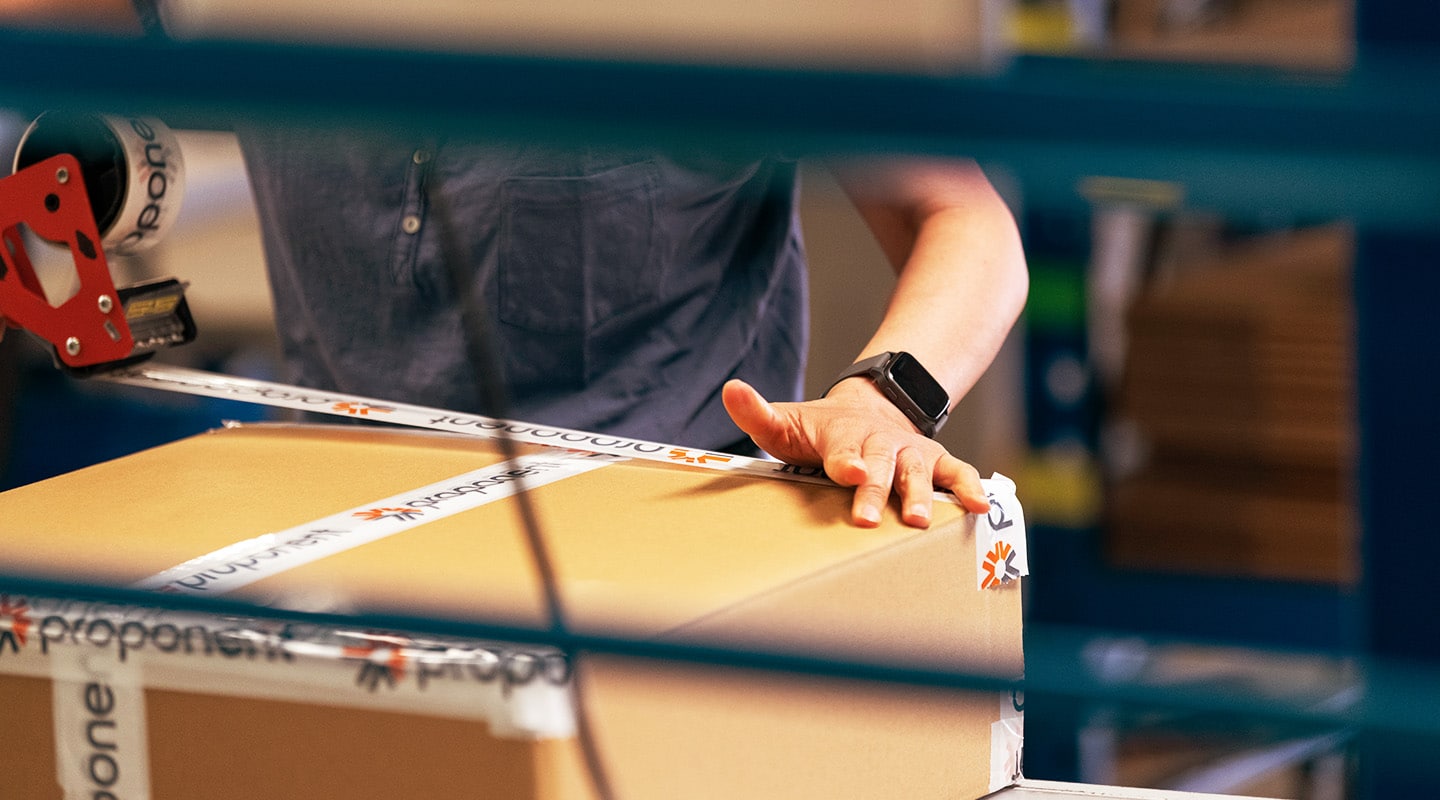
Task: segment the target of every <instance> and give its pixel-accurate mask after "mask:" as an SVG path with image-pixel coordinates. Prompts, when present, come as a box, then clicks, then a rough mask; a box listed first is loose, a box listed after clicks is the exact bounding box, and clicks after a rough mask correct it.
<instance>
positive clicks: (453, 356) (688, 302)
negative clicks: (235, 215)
mask: <svg viewBox="0 0 1440 800" xmlns="http://www.w3.org/2000/svg"><path fill="white" fill-rule="evenodd" d="M241 142H242V146H243V150H244V154H245V159H246V164H247V168H248V170H249V175H250V179H251V183H252V185H253V187H254V191H255V197H256V201H257V207H258V210H259V215H260V221H261V227H262V231H263V234H264V243H265V254H266V259H267V266H268V270H269V275H270V282H271V288H272V291H273V294H274V305H275V311H276V315H277V320H278V327H279V332H280V336H281V339H282V342H283V345H284V349H285V355H286V357H287V361H288V363H289V365H290V366H291V367H292V368H293V371H294V374H293V375H292V376H291V377H292V379H293V380H295V381H297V382H300V383H303V384H307V385H312V386H319V387H327V388H333V389H336V390H341V391H346V392H353V393H358V394H364V395H369V396H373V397H378V398H383V399H392V400H397V401H405V402H412V403H419V404H424V405H430V406H437V407H440V408H447V409H452V410H456V411H473V412H479V413H493V412H494V410H493V409H491V408H488V407H487V406H486V404H485V403H484V402H483V401H482V399H481V393H480V391H479V387H478V384H477V381H501V380H503V381H504V385H505V387H506V390H507V392H508V395H509V398H510V408H509V410H508V413H509V415H510V416H511V417H512V418H515V419H519V420H523V421H527V422H537V423H546V424H551V425H561V426H566V427H572V428H580V429H584V430H593V431H601V432H605V433H610V434H615V435H623V436H630V437H638V438H644V439H649V440H653V441H662V442H672V443H676V444H683V445H687V446H694V447H705V448H712V449H718V448H722V447H726V446H729V445H731V444H733V443H735V442H737V441H740V440H743V438H744V437H743V434H742V433H741V432H740V431H739V429H738V428H736V427H735V426H734V424H733V423H732V422H731V421H730V420H729V417H728V415H727V414H726V413H725V410H724V408H723V406H722V404H721V402H720V387H721V386H722V384H723V383H724V382H725V380H727V379H729V378H732V377H738V378H743V379H745V380H747V381H749V382H750V383H752V384H753V385H755V386H756V387H757V388H758V389H759V390H760V391H761V392H762V393H763V394H765V395H766V396H767V397H769V398H771V399H774V400H793V399H798V398H799V397H800V393H801V381H802V373H803V365H804V354H805V352H806V339H807V334H808V319H807V300H806V277H805V269H804V252H803V245H802V241H801V235H800V226H799V221H798V218H797V207H796V202H797V192H798V178H797V171H796V164H795V163H794V162H793V161H789V160H785V159H776V158H762V159H757V160H754V161H750V162H746V163H737V162H735V161H727V160H724V159H718V158H713V157H704V156H690V157H681V156H675V155H670V156H662V155H657V154H654V153H633V152H617V151H614V150H610V149H603V148H587V149H577V150H566V151H557V150H554V149H547V148H542V147H524V146H496V145H491V144H468V143H467V144H461V143H456V142H445V143H435V142H429V143H418V142H410V141H399V140H392V139H385V138H381V137H365V138H361V137H357V136H354V135H341V134H336V133H327V132H321V131H305V132H300V131H290V132H285V133H281V132H277V131H242V135H241ZM444 217H448V218H449V219H450V221H451V222H452V224H451V225H450V229H451V230H452V231H453V232H454V233H453V239H452V240H451V241H453V242H454V243H455V245H454V249H455V250H456V251H458V253H459V256H460V257H459V258H457V259H456V261H457V262H459V267H460V270H461V272H462V273H463V279H464V280H465V281H467V282H470V283H471V285H472V287H473V291H474V292H475V295H476V297H477V298H478V299H479V300H480V304H479V305H480V309H479V310H480V311H482V312H483V315H484V319H485V320H486V321H487V322H488V323H489V324H488V325H487V326H486V327H488V328H489V329H490V330H491V331H493V337H494V341H493V343H492V344H493V346H494V347H495V348H496V350H497V351H498V354H499V357H500V359H501V361H502V363H503V375H492V374H481V370H479V369H477V366H476V365H475V364H474V363H473V362H472V360H471V359H470V358H469V357H468V356H467V352H466V345H465V338H464V335H463V330H462V322H461V314H460V309H459V306H458V304H457V302H456V298H455V294H456V293H455V292H452V291H450V278H449V275H448V273H447V271H446V270H447V267H446V262H445V260H444V259H443V258H442V244H444V236H445V235H446V232H445V225H444V224H443V222H444Z"/></svg>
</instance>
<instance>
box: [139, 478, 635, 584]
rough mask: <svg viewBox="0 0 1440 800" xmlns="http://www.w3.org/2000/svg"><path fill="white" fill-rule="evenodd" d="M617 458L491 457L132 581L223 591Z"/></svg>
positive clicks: (554, 480)
mask: <svg viewBox="0 0 1440 800" xmlns="http://www.w3.org/2000/svg"><path fill="white" fill-rule="evenodd" d="M616 460H617V459H616V457H614V456H607V455H604V454H598V453H585V452H575V451H562V450H548V451H546V452H545V453H541V454H537V455H526V456H521V457H520V458H517V459H515V460H513V461H504V462H501V463H499V464H492V465H490V466H487V467H483V468H481V469H477V470H472V471H470V472H467V473H464V474H462V475H457V476H455V477H453V478H448V479H446V480H444V481H439V482H437V483H432V484H430V485H428V486H421V487H419V488H417V489H413V490H411V491H408V492H404V493H401V494H397V495H393V496H391V497H386V498H383V499H381V500H376V501H374V502H372V503H368V504H366V505H364V506H360V507H358V508H351V509H347V510H345V511H341V512H339V513H337V514H331V515H330V516H328V517H323V518H321V519H318V520H315V521H313V522H308V523H305V524H302V525H298V526H295V527H293V528H289V529H286V530H284V531H279V532H276V533H267V534H264V535H263V536H257V537H254V538H252V539H246V540H244V541H240V542H236V543H235V544H232V545H227V546H226V547H223V548H221V549H219V550H216V551H214V552H211V553H207V554H205V555H202V556H199V557H196V558H193V559H190V560H189V561H186V562H185V563H183V564H180V565H178V566H175V567H171V568H170V569H167V570H165V571H164V572H160V573H158V574H156V575H153V576H151V577H149V578H146V579H145V580H143V581H140V582H139V583H137V584H135V588H137V589H146V590H150V591H157V592H166V593H170V594H191V595H211V596H215V595H221V594H225V593H226V592H230V591H234V590H235V589H239V588H241V587H243V586H247V585H249V584H251V583H254V582H256V581H259V580H263V579H265V578H269V577H271V576H273V575H278V574H280V573H281V572H285V571H287V570H290V569H294V568H295V567H299V566H302V565H304V564H309V563H310V562H312V561H318V560H320V559H322V558H326V557H327V556H331V555H334V554H336V553H341V552H344V551H346V550H350V549H353V548H356V547H359V546H361V545H363V544H367V543H369V542H374V541H378V540H380V539H384V538H386V537H388V536H394V535H395V534H397V533H403V532H405V531H408V530H412V529H413V528H415V527H416V526H419V525H424V524H426V523H428V522H434V521H436V520H440V519H444V518H446V517H449V516H453V515H455V514H459V513H460V512H462V511H469V510H471V509H473V508H479V507H480V506H482V505H485V504H487V503H493V502H495V501H497V500H503V499H505V498H507V497H511V496H513V495H515V494H516V493H517V492H521V491H525V490H528V489H531V488H534V487H536V486H544V485H545V484H548V483H554V482H556V481H559V480H563V479H565V478H569V477H571V476H573V475H579V474H581V473H584V472H589V471H591V470H594V469H599V468H600V467H603V466H605V465H607V464H612V463H614V462H615V461H616Z"/></svg>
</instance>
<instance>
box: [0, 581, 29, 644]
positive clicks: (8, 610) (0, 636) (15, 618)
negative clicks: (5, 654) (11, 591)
mask: <svg viewBox="0 0 1440 800" xmlns="http://www.w3.org/2000/svg"><path fill="white" fill-rule="evenodd" d="M33 624H34V622H33V621H32V620H31V619H30V604H29V603H27V602H26V601H25V599H24V598H19V599H16V600H11V599H10V595H8V594H5V595H0V650H3V649H4V647H5V645H7V644H8V645H9V646H10V651H11V652H14V653H18V652H20V648H21V647H24V646H25V640H26V638H27V637H28V636H29V635H30V626H31V625H33Z"/></svg>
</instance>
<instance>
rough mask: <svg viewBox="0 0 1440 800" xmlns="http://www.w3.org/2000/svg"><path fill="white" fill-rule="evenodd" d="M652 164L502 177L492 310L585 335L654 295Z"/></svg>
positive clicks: (538, 326)
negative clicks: (575, 174) (582, 173)
mask: <svg viewBox="0 0 1440 800" xmlns="http://www.w3.org/2000/svg"><path fill="white" fill-rule="evenodd" d="M657 181H658V176H657V174H656V168H655V166H654V165H653V164H651V163H648V162H644V163H636V164H627V165H624V166H621V167H616V168H614V169H611V170H607V171H605V172H601V173H597V174H594V175H589V176H584V177H564V178H553V177H536V178H532V177H524V178H510V179H508V180H506V181H505V182H504V185H503V188H502V198H501V199H502V203H503V205H502V208H503V211H502V219H501V227H500V242H499V252H498V255H499V263H498V272H499V274H498V284H499V285H498V288H499V298H498V299H499V304H500V308H499V313H500V319H501V320H502V321H503V322H504V323H506V324H508V325H512V326H515V327H517V328H521V329H524V330H527V331H533V332H536V333H543V334H558V335H575V334H582V335H583V334H588V333H592V332H594V331H595V330H596V329H597V328H600V327H601V326H603V325H604V324H605V323H606V322H607V321H609V320H611V319H614V318H615V317H617V316H620V315H622V314H624V313H625V312H626V311H629V310H632V309H636V308H639V307H642V306H645V305H648V304H650V303H651V302H653V301H654V300H655V299H656V298H657V297H658V296H659V293H660V291H661V289H660V284H661V281H662V278H663V277H664V276H663V274H662V264H661V261H660V259H659V258H658V253H657V250H658V248H657V246H656V244H657V243H656V236H657V233H656V230H655V194H656V187H657Z"/></svg>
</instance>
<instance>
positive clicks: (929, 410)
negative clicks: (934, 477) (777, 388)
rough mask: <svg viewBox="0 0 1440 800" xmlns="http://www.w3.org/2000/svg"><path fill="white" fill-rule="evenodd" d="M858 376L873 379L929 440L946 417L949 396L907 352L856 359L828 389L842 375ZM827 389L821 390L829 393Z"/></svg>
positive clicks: (841, 376)
mask: <svg viewBox="0 0 1440 800" xmlns="http://www.w3.org/2000/svg"><path fill="white" fill-rule="evenodd" d="M860 375H863V376H865V377H867V378H869V379H870V380H871V381H873V382H874V383H875V386H876V388H878V389H879V390H880V392H881V393H882V394H884V395H885V397H886V398H887V399H888V400H889V401H890V402H892V403H894V404H895V407H896V408H899V409H900V410H901V411H903V412H904V413H905V416H906V417H907V418H909V420H910V422H912V423H914V425H915V427H916V428H919V429H920V432H921V433H923V434H925V435H926V436H929V437H931V438H932V439H933V438H934V437H935V434H936V433H937V432H938V431H939V430H940V427H941V426H942V425H944V424H945V420H946V419H947V418H948V417H949V416H950V395H948V394H946V392H945V388H944V387H943V386H941V385H940V382H939V381H937V380H935V378H934V377H933V376H932V375H931V374H930V372H929V371H928V370H926V369H925V367H923V366H921V365H920V362H919V360H917V359H916V358H915V357H914V356H912V355H910V354H909V353H905V352H899V353H881V354H880V355H878V356H872V357H870V358H866V359H863V360H861V361H857V362H855V363H854V364H851V365H850V366H849V368H847V369H846V370H845V371H843V372H841V373H840V375H839V376H838V377H836V378H835V380H834V382H832V383H831V384H830V389H833V388H835V384H837V383H839V382H840V381H843V380H845V379H846V378H854V377H856V376H860ZM830 389H826V390H825V393H826V394H829V393H830Z"/></svg>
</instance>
